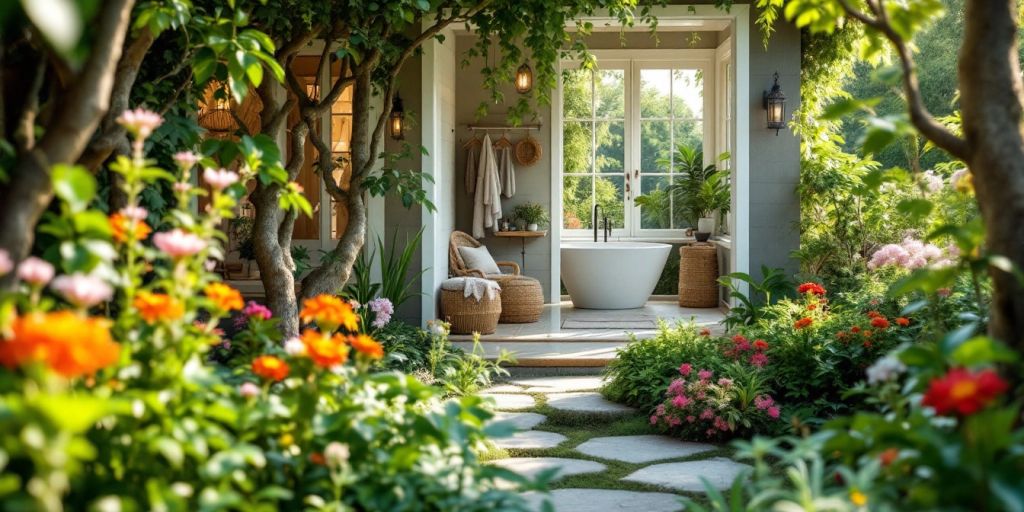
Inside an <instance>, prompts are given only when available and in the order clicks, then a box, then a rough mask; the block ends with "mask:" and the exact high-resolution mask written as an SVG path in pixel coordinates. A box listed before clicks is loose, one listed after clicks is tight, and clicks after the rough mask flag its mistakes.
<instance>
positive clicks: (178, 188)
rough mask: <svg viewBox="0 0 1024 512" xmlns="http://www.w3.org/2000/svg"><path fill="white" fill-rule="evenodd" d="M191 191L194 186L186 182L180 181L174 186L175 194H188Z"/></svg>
mask: <svg viewBox="0 0 1024 512" xmlns="http://www.w3.org/2000/svg"><path fill="white" fill-rule="evenodd" d="M189 190H192V185H190V184H188V183H185V182H184V181H179V182H177V183H175V184H174V191H175V192H179V193H183V192H188V191H189Z"/></svg>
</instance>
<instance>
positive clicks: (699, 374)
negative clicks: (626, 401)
mask: <svg viewBox="0 0 1024 512" xmlns="http://www.w3.org/2000/svg"><path fill="white" fill-rule="evenodd" d="M758 353H760V352H758ZM755 355H756V354H755ZM728 370H731V371H730V372H729V375H730V377H724V376H723V377H719V378H718V379H715V378H714V372H712V371H711V370H706V369H702V370H699V371H695V370H694V369H693V365H691V364H690V363H683V364H682V365H680V367H679V374H680V378H677V379H675V380H673V381H672V383H671V384H669V386H668V390H667V391H666V392H665V402H663V403H662V404H660V405H658V406H657V407H656V408H655V410H654V414H652V415H651V418H650V421H651V425H655V426H658V427H660V428H661V429H662V430H664V431H668V432H672V433H675V434H677V435H679V436H681V437H683V438H686V439H699V438H704V439H727V438H731V437H733V436H736V435H743V434H749V433H751V432H765V431H767V430H768V425H767V424H768V423H770V422H772V421H774V420H778V419H779V406H778V405H776V404H775V401H774V400H773V399H772V397H771V396H770V395H768V394H766V393H765V392H764V389H763V387H762V386H761V382H760V378H759V376H758V375H757V373H756V372H754V373H748V372H745V371H743V369H742V368H740V367H739V366H738V365H733V366H730V367H728Z"/></svg>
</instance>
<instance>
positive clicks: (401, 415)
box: [0, 110, 523, 510]
mask: <svg viewBox="0 0 1024 512" xmlns="http://www.w3.org/2000/svg"><path fill="white" fill-rule="evenodd" d="M121 122H122V123H123V124H124V125H125V127H126V128H127V129H128V131H129V133H132V134H133V135H134V137H135V140H134V143H133V145H132V148H133V154H132V155H131V156H130V157H120V158H118V160H117V161H116V162H115V163H114V164H113V167H112V169H113V170H114V171H115V172H117V173H119V174H121V176H122V177H123V188H124V192H125V195H126V197H127V203H128V206H127V207H126V208H124V209H122V210H120V211H118V212H114V213H113V214H111V215H109V216H107V215H104V214H103V213H101V212H99V211H97V210H95V209H91V208H90V205H91V204H92V202H93V199H94V196H95V194H96V189H97V186H96V182H95V180H94V179H93V178H92V176H91V175H90V174H89V173H88V172H87V171H85V170H84V169H79V168H74V167H60V166H58V167H56V168H55V169H54V170H53V173H52V174H53V180H54V190H55V191H56V194H57V197H58V199H59V205H58V206H59V212H57V213H54V214H50V215H48V216H47V217H46V218H45V219H44V221H43V224H42V225H41V227H40V229H41V230H42V231H45V232H46V233H49V234H51V235H53V236H54V237H56V238H57V240H56V242H55V244H54V247H55V249H54V251H52V252H48V253H46V257H47V259H48V260H49V262H48V261H44V260H42V259H39V258H28V259H26V260H25V261H22V262H20V263H19V264H18V265H17V266H16V267H15V266H14V265H13V262H11V261H10V258H9V257H8V255H6V254H0V274H2V273H7V272H15V274H16V276H17V277H18V278H19V287H20V288H19V289H18V290H17V291H16V292H15V293H8V294H4V295H2V296H0V364H2V365H3V366H4V367H5V369H6V370H5V371H3V372H0V471H2V472H3V478H2V481H3V483H4V485H2V486H0V502H3V503H4V507H5V508H8V507H9V508H15V509H24V510H60V509H62V508H63V507H64V506H65V504H66V505H67V506H68V507H70V508H74V509H102V510H117V509H125V510H229V509H230V510H274V509H300V508H302V509H316V510H321V509H322V510H350V509H356V510H420V509H459V510H493V509H511V510H519V509H522V508H523V505H522V502H521V500H520V499H519V498H518V497H517V496H516V495H514V494H511V493H509V492H506V491H499V490H496V489H495V485H494V479H495V477H496V476H498V475H499V474H500V475H501V476H502V477H508V476H509V475H508V474H507V473H504V472H500V471H499V470H498V469H496V468H489V467H484V466H481V465H480V463H479V461H478V459H477V458H476V454H475V452H474V450H473V446H474V445H476V444H478V443H480V442H482V441H483V440H484V439H485V437H484V429H483V422H484V421H485V420H486V419H488V418H489V416H490V414H489V413H487V412H486V410H485V409H483V408H482V407H481V405H482V404H481V401H480V400H479V399H478V398H474V397H465V398H461V399H457V400H448V401H446V402H444V403H442V402H441V399H442V398H443V395H442V392H441V391H440V390H438V389H436V388H433V387H430V386H427V385H425V384H423V383H421V382H419V381H417V380H416V379H414V378H412V377H409V376H406V375H403V374H398V373H370V372H369V371H368V369H369V367H370V365H371V364H373V363H374V362H375V361H378V360H380V359H381V358H382V357H383V355H384V354H383V352H384V350H383V347H382V346H381V344H380V343H379V342H378V341H377V340H375V339H374V338H373V337H372V336H371V335H369V334H368V333H365V332H362V328H363V326H362V322H361V319H360V318H359V316H358V315H357V314H356V313H355V312H354V311H353V309H352V307H351V306H350V305H349V304H347V303H345V302H344V301H341V300H339V299H337V298H336V297H331V296H319V297H314V298H311V299H309V300H307V301H306V302H305V303H304V304H303V308H302V311H301V317H302V319H303V321H304V322H306V325H305V326H304V330H303V332H302V336H301V337H300V338H297V339H292V340H285V341H283V340H281V335H280V333H279V331H278V330H277V329H276V328H275V326H276V320H275V319H274V318H272V317H271V312H270V311H269V310H267V309H266V308H265V307H263V306H260V305H258V304H255V303H249V304H248V305H245V304H243V302H242V298H241V296H240V294H239V293H238V292H237V290H234V289H232V288H230V287H229V286H227V285H225V284H224V283H220V282H218V281H217V277H216V276H215V275H214V274H212V273H211V272H210V271H209V270H208V269H209V268H211V266H210V265H209V262H210V260H215V259H217V258H219V257H221V255H222V254H223V248H222V247H221V240H223V239H224V237H223V234H222V233H220V232H219V230H218V226H219V225H220V224H221V221H222V220H223V219H227V218H230V217H231V216H233V210H234V208H235V207H236V205H237V202H238V199H239V198H240V197H241V196H242V194H244V193H245V190H246V187H245V182H246V181H249V180H251V179H259V180H261V181H262V182H264V183H267V184H276V185H278V186H281V187H282V188H283V189H285V190H287V191H286V192H284V195H285V196H286V198H287V199H286V200H283V201H282V207H286V206H294V207H296V208H299V209H302V210H305V209H308V203H305V200H304V199H303V198H302V197H301V195H298V194H297V192H295V191H296V190H297V189H295V187H290V186H289V184H288V183H286V182H284V180H283V176H286V175H287V174H286V173H285V172H284V171H283V169H281V168H280V164H279V163H278V160H279V159H278V157H277V148H276V146H275V145H274V144H273V141H270V140H268V139H264V138H260V137H256V138H249V137H244V138H243V139H242V141H241V143H239V144H237V145H236V144H234V143H229V142H216V141H214V143H211V144H210V145H209V149H210V154H208V155H205V156H199V155H196V154H193V153H189V152H183V153H179V154H178V155H177V156H176V159H175V160H176V162H177V163H178V169H177V170H176V171H174V172H169V171H166V170H163V169H159V168H156V167H154V166H153V163H152V162H150V161H148V160H147V159H146V158H145V156H144V154H143V148H144V147H145V144H144V142H145V140H144V139H145V138H146V137H147V136H148V135H149V134H150V133H152V130H153V129H155V127H156V126H158V125H159V123H160V118H159V116H156V115H155V114H152V113H149V112H146V111H143V110H137V111H132V112H130V113H126V115H125V116H123V117H122V119H121ZM236 158H238V159H240V163H238V169H239V171H238V172H234V171H229V170H224V169H219V168H221V167H230V166H232V165H233V163H234V162H235V161H236ZM218 159H223V161H218ZM197 165H201V166H203V167H205V168H208V169H213V170H211V171H204V172H203V173H202V176H203V179H204V181H205V182H206V184H207V185H209V187H210V189H209V190H210V191H209V192H207V191H206V190H205V189H203V188H199V187H195V186H193V185H192V184H191V178H190V175H191V174H192V173H193V172H195V169H194V167H195V166H197ZM156 181H168V182H172V183H174V190H175V205H174V208H173V209H172V210H171V211H170V212H169V213H168V215H167V216H166V218H165V219H163V224H166V225H168V226H169V228H168V229H166V230H164V231H161V232H153V230H152V228H150V227H149V226H148V225H147V224H145V221H144V220H143V219H145V217H146V215H145V212H144V210H142V209H141V208H140V207H139V206H138V198H139V194H140V192H141V191H142V189H143V188H144V187H148V186H152V185H153V183H154V182H156ZM288 191H290V192H288ZM203 194H209V201H208V204H209V207H208V209H207V210H206V211H204V212H202V214H201V215H198V216H197V215H193V214H192V212H191V211H190V209H189V205H190V204H191V203H192V200H193V199H194V198H195V197H196V196H198V195H203ZM303 204H305V207H303ZM58 247H59V250H57V249H56V248H58ZM379 310H380V312H384V311H386V309H385V308H379ZM104 313H106V314H107V315H109V316H104ZM231 315H236V322H237V326H238V327H237V328H238V329H241V330H240V332H239V333H238V334H237V335H235V336H234V337H233V338H231V339H226V338H225V337H224V334H223V332H222V331H221V329H220V328H219V325H220V324H221V323H222V321H227V322H230V321H229V320H228V319H229V317H230V316H231Z"/></svg>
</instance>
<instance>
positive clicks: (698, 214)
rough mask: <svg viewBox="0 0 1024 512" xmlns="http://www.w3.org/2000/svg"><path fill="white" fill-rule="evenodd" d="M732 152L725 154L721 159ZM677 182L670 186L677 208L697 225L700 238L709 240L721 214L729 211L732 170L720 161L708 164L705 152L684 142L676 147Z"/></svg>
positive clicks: (697, 235) (698, 237) (693, 224)
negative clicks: (723, 165)
mask: <svg viewBox="0 0 1024 512" xmlns="http://www.w3.org/2000/svg"><path fill="white" fill-rule="evenodd" d="M728 157H729V155H728V154H727V153H723V154H721V155H719V156H718V161H722V160H725V159H726V158H728ZM674 165H675V175H676V178H675V181H674V182H673V183H672V184H671V185H669V186H668V189H667V190H668V191H669V192H670V193H671V194H672V198H673V201H674V202H675V204H676V208H677V209H678V211H680V212H681V214H682V216H683V218H684V219H686V220H687V221H688V222H689V223H690V226H694V227H696V228H697V232H696V235H695V236H696V237H697V239H698V240H699V241H705V240H707V239H708V238H710V237H711V235H712V234H714V232H715V227H716V226H715V224H716V219H715V217H713V215H715V214H716V213H717V215H718V216H719V217H720V216H722V215H725V214H727V213H729V205H730V202H731V200H732V192H731V191H730V189H729V171H728V170H726V169H719V168H718V166H717V165H716V164H711V165H707V166H705V165H704V152H703V151H701V150H699V149H696V148H690V147H687V146H684V145H682V144H680V145H679V146H678V147H677V148H676V158H675V162H674Z"/></svg>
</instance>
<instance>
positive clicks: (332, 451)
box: [324, 441, 349, 467]
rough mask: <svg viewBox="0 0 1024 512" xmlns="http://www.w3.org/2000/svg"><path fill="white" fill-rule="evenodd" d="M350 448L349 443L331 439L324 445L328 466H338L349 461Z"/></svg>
mask: <svg viewBox="0 0 1024 512" xmlns="http://www.w3.org/2000/svg"><path fill="white" fill-rule="evenodd" d="M348 457H349V449H348V445H346V444H342V443H339V442H337V441H331V442H330V443H327V446H326V447H324V460H325V461H327V465H328V466H332V467H338V466H341V465H342V464H344V463H346V462H348Z"/></svg>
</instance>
